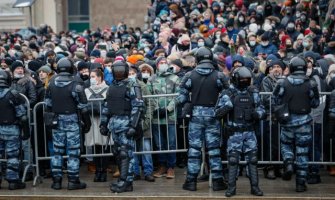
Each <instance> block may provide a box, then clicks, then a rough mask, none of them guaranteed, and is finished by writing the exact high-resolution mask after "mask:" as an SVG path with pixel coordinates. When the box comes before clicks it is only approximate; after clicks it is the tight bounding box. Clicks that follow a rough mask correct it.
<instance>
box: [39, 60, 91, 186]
mask: <svg viewBox="0 0 335 200" xmlns="http://www.w3.org/2000/svg"><path fill="white" fill-rule="evenodd" d="M57 70H58V75H56V76H54V77H53V78H52V79H51V80H50V83H49V86H48V88H47V90H46V94H45V103H46V110H47V111H50V112H52V113H54V114H55V115H56V123H57V124H56V125H54V128H53V130H52V142H53V148H54V155H53V156H52V158H51V170H52V176H53V183H52V185H51V188H53V189H55V190H59V189H61V188H62V166H63V165H62V163H63V157H62V156H63V154H64V153H65V152H66V153H67V155H68V156H69V158H68V161H67V168H68V189H69V190H76V189H84V188H86V184H85V183H83V182H81V181H80V180H79V162H80V160H79V158H80V144H81V143H80V134H81V133H80V124H81V122H80V117H81V118H82V120H83V124H84V127H83V132H84V133H85V132H88V131H89V129H90V125H91V121H90V118H89V109H88V106H87V99H86V95H85V92H84V88H83V86H82V85H81V84H80V83H79V82H77V81H76V79H75V77H74V74H73V72H74V66H73V63H72V61H71V60H69V59H68V58H62V59H60V60H59V61H58V63H57ZM78 110H79V112H78Z"/></svg>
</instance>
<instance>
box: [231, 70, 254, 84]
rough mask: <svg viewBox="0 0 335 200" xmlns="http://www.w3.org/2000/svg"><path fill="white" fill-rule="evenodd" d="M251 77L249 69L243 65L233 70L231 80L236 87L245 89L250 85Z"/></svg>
mask: <svg viewBox="0 0 335 200" xmlns="http://www.w3.org/2000/svg"><path fill="white" fill-rule="evenodd" d="M252 77H253V74H252V72H251V70H250V69H249V68H247V67H244V66H243V67H239V68H236V69H235V70H234V71H233V73H232V77H231V80H232V83H233V84H234V85H235V86H236V87H237V88H238V89H246V88H248V87H249V86H250V85H251V80H252Z"/></svg>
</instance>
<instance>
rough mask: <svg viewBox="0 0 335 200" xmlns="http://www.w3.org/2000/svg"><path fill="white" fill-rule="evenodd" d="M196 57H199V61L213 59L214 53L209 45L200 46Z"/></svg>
mask: <svg viewBox="0 0 335 200" xmlns="http://www.w3.org/2000/svg"><path fill="white" fill-rule="evenodd" d="M195 58H196V59H197V63H199V62H200V61H203V60H210V61H212V60H213V53H212V51H211V50H210V49H209V48H207V47H200V48H199V49H198V50H197V52H196V53H195Z"/></svg>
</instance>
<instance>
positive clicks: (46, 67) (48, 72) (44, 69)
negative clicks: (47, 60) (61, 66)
mask: <svg viewBox="0 0 335 200" xmlns="http://www.w3.org/2000/svg"><path fill="white" fill-rule="evenodd" d="M40 71H42V72H45V73H47V74H50V73H51V72H52V70H51V68H50V67H49V66H48V65H44V66H42V67H40V68H39V69H38V70H37V72H38V73H39V72H40Z"/></svg>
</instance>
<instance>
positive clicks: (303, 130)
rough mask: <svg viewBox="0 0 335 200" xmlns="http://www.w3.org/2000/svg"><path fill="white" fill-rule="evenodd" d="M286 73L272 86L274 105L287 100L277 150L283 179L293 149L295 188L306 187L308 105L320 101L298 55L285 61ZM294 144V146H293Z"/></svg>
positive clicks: (290, 168) (290, 166)
mask: <svg viewBox="0 0 335 200" xmlns="http://www.w3.org/2000/svg"><path fill="white" fill-rule="evenodd" d="M289 68H290V73H291V74H290V75H289V76H288V77H287V78H285V79H282V80H279V81H278V84H277V86H276V87H275V89H274V92H273V95H274V96H275V99H276V103H277V104H278V105H284V104H287V105H288V106H287V107H288V113H289V117H288V118H287V119H286V120H285V121H284V120H281V127H282V129H281V135H280V140H281V154H282V157H283V160H284V165H285V169H284V173H283V179H284V180H291V176H292V174H293V162H294V152H295V153H296V161H297V162H296V191H297V192H304V191H306V189H307V187H306V185H305V183H306V177H307V173H308V151H309V144H310V141H311V138H312V129H311V122H312V117H311V115H310V112H311V109H312V108H316V107H318V105H319V104H320V100H319V91H318V88H317V83H316V82H315V80H313V79H309V78H308V77H307V76H306V71H307V63H306V61H305V60H304V59H303V58H302V57H294V58H292V59H291V61H290V63H289ZM293 148H295V149H293Z"/></svg>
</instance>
